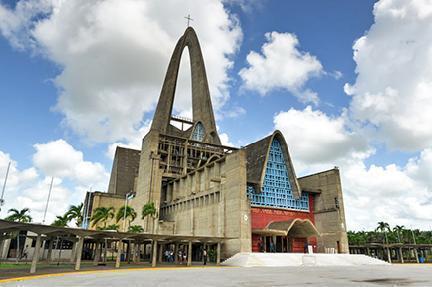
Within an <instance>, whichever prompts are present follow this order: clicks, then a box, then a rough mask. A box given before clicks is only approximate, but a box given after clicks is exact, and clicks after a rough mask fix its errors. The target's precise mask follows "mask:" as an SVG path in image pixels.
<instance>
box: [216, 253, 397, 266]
mask: <svg viewBox="0 0 432 287" xmlns="http://www.w3.org/2000/svg"><path fill="white" fill-rule="evenodd" d="M222 265H225V266H240V267H256V266H269V267H281V266H360V265H390V264H389V263H387V262H385V261H382V260H379V259H376V258H372V257H369V256H366V255H361V254H323V253H315V254H303V253H254V252H242V253H237V254H236V255H234V256H232V257H231V258H228V259H227V260H225V261H224V262H223V263H222Z"/></svg>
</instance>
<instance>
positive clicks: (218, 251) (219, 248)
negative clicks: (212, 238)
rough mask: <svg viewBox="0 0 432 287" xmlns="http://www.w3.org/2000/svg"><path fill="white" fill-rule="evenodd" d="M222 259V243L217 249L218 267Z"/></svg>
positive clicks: (218, 244)
mask: <svg viewBox="0 0 432 287" xmlns="http://www.w3.org/2000/svg"><path fill="white" fill-rule="evenodd" d="M220 259H221V243H220V242H218V243H217V248H216V264H217V265H219V264H220Z"/></svg>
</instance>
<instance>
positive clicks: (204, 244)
mask: <svg viewBox="0 0 432 287" xmlns="http://www.w3.org/2000/svg"><path fill="white" fill-rule="evenodd" d="M206 249H207V243H203V253H202V255H203V256H202V261H203V263H204V250H206ZM207 251H208V250H207ZM207 261H208V252H207Z"/></svg>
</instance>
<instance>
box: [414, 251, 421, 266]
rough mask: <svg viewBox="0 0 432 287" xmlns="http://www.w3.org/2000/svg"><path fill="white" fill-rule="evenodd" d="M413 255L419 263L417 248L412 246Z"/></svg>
mask: <svg viewBox="0 0 432 287" xmlns="http://www.w3.org/2000/svg"><path fill="white" fill-rule="evenodd" d="M414 256H415V258H416V262H417V263H420V260H419V257H418V251H417V248H414Z"/></svg>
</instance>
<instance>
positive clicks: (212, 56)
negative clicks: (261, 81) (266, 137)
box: [0, 0, 242, 142]
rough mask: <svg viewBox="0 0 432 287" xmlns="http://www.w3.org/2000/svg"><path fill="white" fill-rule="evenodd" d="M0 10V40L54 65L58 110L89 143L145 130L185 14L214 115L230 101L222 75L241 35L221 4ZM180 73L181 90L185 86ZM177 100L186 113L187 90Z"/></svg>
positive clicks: (72, 4) (53, 4)
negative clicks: (199, 48)
mask: <svg viewBox="0 0 432 287" xmlns="http://www.w3.org/2000/svg"><path fill="white" fill-rule="evenodd" d="M0 7H1V8H0V16H1V17H0V18H1V19H2V20H0V27H1V31H2V34H3V35H4V36H5V37H6V38H7V39H9V40H10V42H11V43H12V44H13V45H14V46H16V47H21V48H25V49H26V48H29V49H30V50H32V51H36V52H37V53H40V54H42V55H44V56H45V57H47V58H48V59H50V60H51V61H53V62H54V63H56V64H58V65H59V67H60V68H61V73H60V74H59V75H58V76H57V77H56V79H55V83H56V85H57V86H58V89H59V98H58V101H57V105H56V110H57V111H59V112H61V113H62V114H63V115H64V123H65V125H66V126H68V127H70V128H72V129H73V130H74V131H75V132H77V133H78V134H80V135H82V136H84V137H85V138H87V139H89V140H91V141H99V142H112V141H124V140H129V139H130V138H133V137H134V136H135V134H136V132H137V130H139V129H140V128H141V127H142V126H143V125H144V123H145V120H146V119H145V118H144V115H145V113H147V112H151V111H152V110H153V108H154V105H155V102H156V100H157V98H158V96H159V93H160V87H161V84H162V81H163V76H164V73H165V70H166V68H167V65H168V61H169V57H170V55H171V53H172V51H173V49H174V46H175V43H176V41H177V39H178V38H179V36H180V35H181V34H182V33H183V31H184V29H185V23H184V19H183V16H182V15H183V14H184V15H186V14H189V13H190V14H191V15H192V17H193V18H194V22H193V23H196V30H197V33H198V35H199V38H200V41H201V46H202V49H203V51H204V58H205V63H206V67H207V75H208V79H209V83H210V90H211V95H212V99H213V103H214V105H215V108H216V110H217V109H218V108H220V107H221V106H223V105H224V103H225V102H226V101H227V99H228V98H229V94H228V85H229V79H228V75H227V71H228V70H229V69H230V68H231V66H232V60H231V58H230V57H231V56H232V55H233V54H234V53H235V52H236V50H237V48H238V46H239V43H240V41H241V37H242V33H241V29H240V27H239V25H238V22H237V20H236V19H235V18H234V17H233V16H232V15H230V14H229V13H228V12H227V11H226V10H225V9H224V6H223V4H222V3H221V2H220V1H216V0H205V1H186V2H184V1H183V2H179V1H170V2H169V4H168V2H166V1H163V2H161V1H137V0H124V1H116V0H105V1H86V0H79V1H55V0H51V1H48V0H27V1H24V0H22V1H20V2H18V4H17V5H16V7H15V8H14V9H13V10H12V9H10V8H7V7H5V6H4V5H0ZM182 13H183V14H182ZM182 66H184V68H182V70H183V71H182V73H181V74H180V77H179V82H180V85H179V86H182V85H181V83H183V82H185V83H186V82H187V79H188V76H183V75H184V74H186V72H187V69H189V68H188V67H187V66H185V65H182ZM183 86H185V87H187V86H188V85H187V84H184V85H183ZM177 97H178V98H179V99H180V100H179V101H178V105H177V106H176V109H177V110H178V112H181V111H182V110H185V109H188V108H189V107H190V106H191V99H190V90H187V89H186V88H184V89H179V90H178V91H177Z"/></svg>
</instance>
